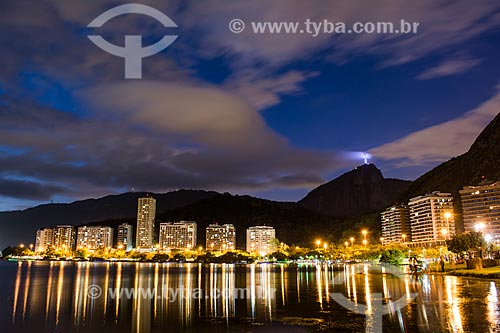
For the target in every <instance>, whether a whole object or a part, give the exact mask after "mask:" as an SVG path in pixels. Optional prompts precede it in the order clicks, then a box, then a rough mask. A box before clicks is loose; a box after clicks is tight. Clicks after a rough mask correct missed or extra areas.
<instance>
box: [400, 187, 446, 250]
mask: <svg viewBox="0 0 500 333" xmlns="http://www.w3.org/2000/svg"><path fill="white" fill-rule="evenodd" d="M408 206H409V207H410V225H411V240H412V243H413V245H415V246H437V245H444V244H445V240H446V239H449V238H451V237H453V236H454V235H455V219H454V216H453V196H452V195H451V193H441V192H432V193H430V194H426V195H422V196H419V197H415V198H412V199H410V202H409V203H408Z"/></svg>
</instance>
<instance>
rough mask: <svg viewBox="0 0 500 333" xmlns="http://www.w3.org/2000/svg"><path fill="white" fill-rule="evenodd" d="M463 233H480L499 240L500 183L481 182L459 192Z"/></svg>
mask: <svg viewBox="0 0 500 333" xmlns="http://www.w3.org/2000/svg"><path fill="white" fill-rule="evenodd" d="M460 196H461V198H462V212H463V220H464V229H465V231H481V232H483V233H484V234H485V235H490V236H491V237H492V239H494V240H496V241H499V240H500V182H486V181H484V182H482V183H480V184H479V185H478V186H465V187H464V188H463V189H462V190H460Z"/></svg>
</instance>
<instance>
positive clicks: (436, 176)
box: [401, 114, 500, 199]
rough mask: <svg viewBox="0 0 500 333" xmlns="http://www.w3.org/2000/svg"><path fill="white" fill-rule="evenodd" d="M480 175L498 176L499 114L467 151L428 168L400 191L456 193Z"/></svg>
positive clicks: (407, 195)
mask: <svg viewBox="0 0 500 333" xmlns="http://www.w3.org/2000/svg"><path fill="white" fill-rule="evenodd" d="M483 178H486V179H489V180H495V181H496V180H500V114H499V115H497V116H496V117H495V119H493V120H492V121H491V123H490V124H489V125H488V126H487V127H486V128H485V129H484V130H483V132H481V134H480V135H479V136H478V137H477V139H476V141H474V143H473V144H472V146H471V147H470V149H469V151H468V152H466V153H465V154H463V155H460V156H458V157H456V158H452V159H451V160H449V161H448V162H445V163H443V164H441V165H439V166H438V167H436V168H434V169H432V170H431V171H429V172H427V173H426V174H424V175H423V176H421V177H420V178H418V179H417V180H415V181H414V182H413V183H412V184H411V186H410V187H409V188H408V189H407V190H406V191H404V192H403V193H402V194H401V198H402V199H409V198H411V197H415V196H418V195H421V194H425V193H429V192H432V191H436V190H440V191H442V192H450V193H453V194H454V195H455V196H457V195H458V191H459V190H460V189H461V188H462V187H463V186H466V185H477V184H478V183H479V182H481V180H482V179H483Z"/></svg>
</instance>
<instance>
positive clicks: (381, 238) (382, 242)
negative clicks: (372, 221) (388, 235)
mask: <svg viewBox="0 0 500 333" xmlns="http://www.w3.org/2000/svg"><path fill="white" fill-rule="evenodd" d="M380 244H382V245H384V237H380Z"/></svg>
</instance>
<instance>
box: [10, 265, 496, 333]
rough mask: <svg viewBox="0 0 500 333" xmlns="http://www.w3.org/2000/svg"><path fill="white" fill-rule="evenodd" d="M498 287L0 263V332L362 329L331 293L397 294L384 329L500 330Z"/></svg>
mask: <svg viewBox="0 0 500 333" xmlns="http://www.w3.org/2000/svg"><path fill="white" fill-rule="evenodd" d="M339 274H340V275H339ZM335 277H336V279H334V278H335ZM332 281H336V282H335V283H333V282H332ZM499 288H500V286H499V285H498V281H493V280H491V281H488V280H478V279H468V278H460V277H451V276H437V275H436V276H434V275H429V276H422V277H418V278H415V277H413V276H409V275H406V274H404V275H401V276H400V277H397V276H394V275H391V274H382V272H380V269H378V270H377V268H376V267H372V266H369V265H355V266H346V267H344V266H326V265H323V266H315V265H301V266H287V265H270V264H265V265H198V264H170V263H168V264H149V263H140V264H139V263H86V262H85V263H71V262H32V263H27V262H25V263H15V262H0V332H23V333H32V332H33V333H45V332H82V333H83V332H93V333H101V332H106V333H111V332H120V333H121V332H130V333H139V332H140V333H153V332H287V333H294V332H364V331H365V317H364V316H363V315H360V314H356V313H353V312H351V311H348V310H346V309H345V308H343V307H342V306H340V305H339V304H337V303H336V302H335V301H334V300H333V299H332V298H331V296H332V295H333V294H334V293H342V294H343V295H344V296H345V297H346V298H348V299H349V300H350V301H351V302H353V304H358V305H359V306H362V305H365V304H368V306H370V304H371V303H372V302H374V300H373V298H374V297H373V295H375V294H376V293H380V294H381V295H383V298H384V304H386V303H387V299H390V300H397V299H400V298H401V297H403V298H405V299H407V301H408V302H409V303H408V304H407V305H406V306H404V307H403V308H402V309H401V310H395V311H394V312H393V313H391V314H388V315H385V316H384V318H383V327H384V332H385V331H387V332H500V306H499V300H498V293H499ZM116 290H122V295H121V297H117V295H118V294H115V291H116ZM124 290H125V291H128V292H129V294H128V295H127V294H126V292H123V291H124ZM139 290H143V291H142V294H139V292H137V293H136V294H135V295H134V294H133V292H136V291H139ZM176 291H177V294H175V292H176ZM131 292H132V294H130V293H131ZM412 293H416V294H417V297H416V299H414V300H412V299H411V295H412ZM384 306H385V307H388V305H384Z"/></svg>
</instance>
